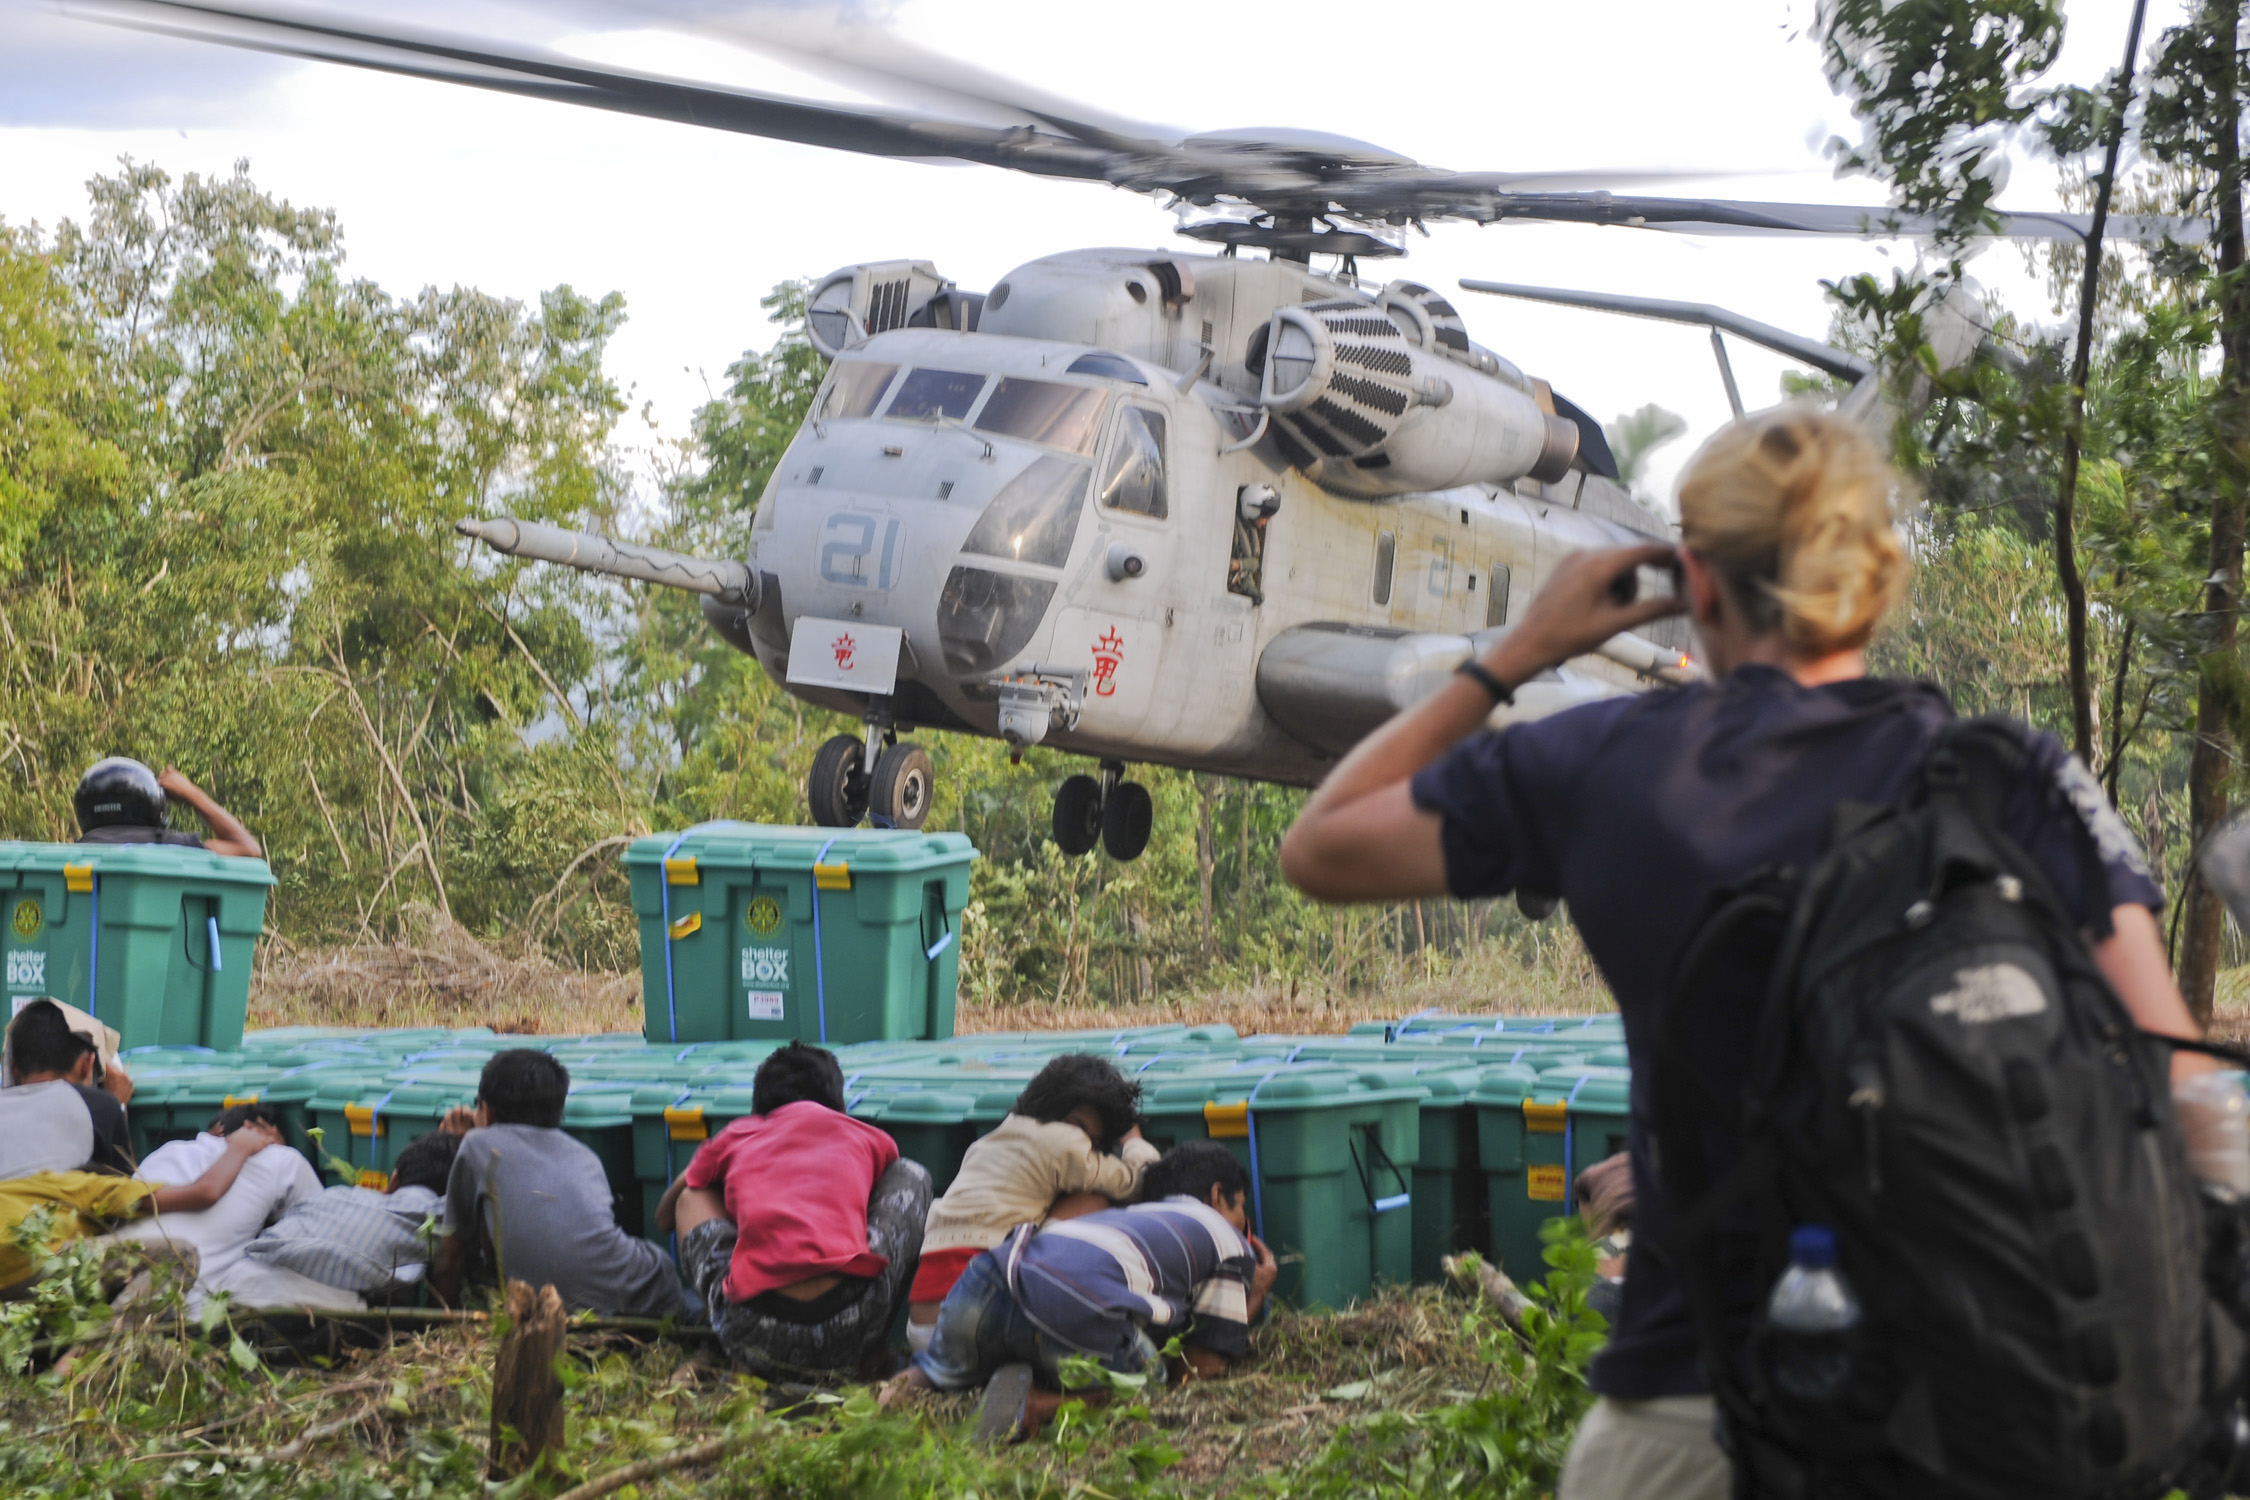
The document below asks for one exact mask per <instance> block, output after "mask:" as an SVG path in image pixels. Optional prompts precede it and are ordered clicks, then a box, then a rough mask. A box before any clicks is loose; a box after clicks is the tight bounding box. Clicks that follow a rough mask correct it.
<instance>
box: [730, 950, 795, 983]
mask: <svg viewBox="0 0 2250 1500" xmlns="http://www.w3.org/2000/svg"><path fill="white" fill-rule="evenodd" d="M742 982H743V983H744V984H787V983H788V982H789V950H788V949H787V948H745V949H743V950H742Z"/></svg>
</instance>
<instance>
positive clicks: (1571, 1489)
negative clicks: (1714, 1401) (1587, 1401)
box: [1555, 1396, 1733, 1500]
mask: <svg viewBox="0 0 2250 1500" xmlns="http://www.w3.org/2000/svg"><path fill="white" fill-rule="evenodd" d="M1711 1422H1712V1406H1711V1398H1710V1397H1709V1396H1665V1397H1662V1398H1660V1399H1658V1400H1655V1401H1614V1400H1612V1399H1610V1398H1609V1397H1607V1396H1603V1397H1601V1398H1600V1399H1599V1400H1597V1401H1596V1402H1595V1403H1594V1406H1593V1409H1592V1410H1591V1411H1589V1412H1587V1413H1586V1416H1585V1420H1583V1421H1581V1422H1580V1423H1579V1424H1578V1435H1577V1436H1576V1437H1575V1438H1573V1439H1571V1444H1570V1456H1569V1457H1568V1458H1566V1459H1564V1460H1563V1471H1562V1483H1561V1485H1559V1486H1558V1487H1557V1488H1556V1492H1555V1494H1556V1500H1727V1497H1728V1495H1729V1494H1730V1493H1731V1492H1732V1482H1733V1481H1732V1475H1731V1473H1730V1471H1729V1467H1728V1464H1727V1456H1726V1455H1725V1454H1724V1453H1722V1452H1720V1451H1719V1444H1718V1440H1717V1439H1716V1438H1714V1437H1713V1436H1712V1435H1711Z"/></svg>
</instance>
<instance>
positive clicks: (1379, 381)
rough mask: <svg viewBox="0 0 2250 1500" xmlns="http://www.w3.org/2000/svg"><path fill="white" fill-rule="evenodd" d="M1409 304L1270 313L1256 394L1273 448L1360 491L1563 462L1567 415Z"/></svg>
mask: <svg viewBox="0 0 2250 1500" xmlns="http://www.w3.org/2000/svg"><path fill="white" fill-rule="evenodd" d="M1411 312H1412V313H1413V314H1419V317H1415V316H1412V315H1410V313H1409V310H1408V308H1406V307H1401V308H1399V309H1398V310H1397V311H1395V312H1394V311H1393V310H1392V309H1390V308H1387V307H1386V306H1384V305H1381V304H1371V303H1367V302H1361V301H1357V300H1352V299H1341V298H1339V299H1336V300H1332V301H1327V302H1311V303H1306V304H1305V305H1303V306H1301V307H1285V308H1282V309H1281V310H1280V311H1278V312H1276V313H1275V314H1274V315H1273V321H1272V322H1271V323H1269V324H1268V325H1267V326H1266V328H1265V330H1264V334H1265V337H1264V340H1263V343H1264V346H1265V347H1264V349H1263V350H1262V351H1259V352H1262V353H1263V355H1264V360H1263V363H1264V370H1263V372H1262V374H1261V377H1260V379H1261V384H1260V387H1259V396H1258V399H1259V401H1260V402H1261V403H1262V404H1263V405H1264V406H1265V408H1266V410H1267V411H1269V412H1271V413H1272V415H1273V432H1274V441H1275V442H1276V443H1277V444H1278V445H1279V446H1280V448H1281V451H1282V454H1283V456H1284V457H1286V458H1287V459H1288V460H1289V462H1290V463H1292V464H1294V465H1296V466H1297V467H1298V468H1301V469H1303V470H1304V471H1305V473H1306V474H1307V475H1308V476H1309V477H1310V478H1312V479H1313V481H1314V482H1315V483H1317V484H1319V485H1321V486H1322V487H1323V488H1325V489H1329V490H1333V491H1335V492H1337V493H1339V494H1346V495H1362V496H1374V495H1402V494H1412V493H1415V492H1417V491H1421V490H1441V489H1447V488H1450V487H1452V486H1454V485H1460V484H1480V483H1481V484H1512V483H1514V482H1515V481H1516V480H1518V479H1522V478H1525V477H1527V476H1528V477H1530V478H1533V479H1537V480H1540V481H1542V482H1551V481H1553V480H1557V479H1560V478H1562V477H1563V475H1564V474H1566V473H1568V472H1569V470H1570V466H1571V463H1572V461H1573V460H1574V459H1576V458H1577V456H1578V428H1577V425H1576V424H1575V423H1572V422H1570V421H1568V420H1566V419H1564V418H1562V417H1558V416H1555V415H1554V414H1553V413H1551V412H1547V411H1543V410H1541V409H1540V403H1539V401H1538V400H1537V398H1536V397H1535V396H1534V395H1533V394H1532V392H1531V391H1530V390H1529V389H1527V388H1526V385H1528V382H1526V383H1523V384H1518V383H1511V382H1510V381H1509V380H1507V379H1506V378H1505V376H1504V375H1502V374H1499V373H1496V371H1497V366H1498V362H1497V361H1496V360H1495V361H1493V362H1492V363H1493V366H1494V368H1493V369H1490V370H1488V369H1486V368H1484V362H1482V361H1478V360H1476V359H1475V358H1474V356H1473V355H1472V354H1470V353H1469V348H1470V347H1473V346H1469V347H1465V348H1464V349H1463V350H1462V351H1460V352H1459V353H1454V352H1452V351H1451V350H1450V347H1449V345H1447V344H1444V343H1441V342H1440V340H1439V338H1438V337H1436V334H1437V333H1438V330H1437V329H1436V328H1434V327H1432V325H1431V320H1430V317H1429V314H1428V312H1427V311H1426V310H1425V309H1424V308H1422V307H1419V306H1416V307H1413V308H1412V309H1411ZM1402 325H1403V326H1402ZM1409 329H1411V330H1412V332H1411V333H1410V332H1409ZM1462 342H1463V344H1464V345H1466V339H1465V337H1464V339H1463V340H1462ZM1464 356H1466V357H1464ZM1487 358H1488V359H1489V358H1490V357H1489V356H1488V357H1487ZM1507 373H1509V374H1514V373H1515V371H1514V370H1513V367H1510V368H1509V370H1508V372H1507ZM1517 381H1519V382H1521V381H1522V377H1521V376H1520V375H1517Z"/></svg>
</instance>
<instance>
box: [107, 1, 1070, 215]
mask: <svg viewBox="0 0 2250 1500" xmlns="http://www.w3.org/2000/svg"><path fill="white" fill-rule="evenodd" d="M73 9H74V10H75V11H76V12H77V13H79V14H83V15H88V16H91V17H92V18H93V19H96V20H100V21H103V22H105V23H107V24H110V25H116V26H123V27H128V28H131V29H134V30H140V31H151V32H157V33H160V34H163V35H169V36H179V37H184V38H187V39H189V40H194V41H204V42H216V43H220V44H222V45H226V46H232V47H244V48H249V49H252V50H256V51H261V52H272V53H278V54H281V55H283V56H287V57H299V58H305V59H308V60H312V61H319V62H332V63H341V64H344V65H346V66H349V67H358V68H368V69H372V70H374V71H377V72H384V73H393V74H399V75H402V76H405V77H409V78H420V79H426V80H430V81H433V82H441V83H456V84H464V85H467V86H469V87H472V88H481V89H489V90H493V91H495V92H499V93H506V94H515V95H519V96H522V97H526V98H534V99H547V100H552V101H556V102H559V103H566V104H576V105H581V106H585V107H589V108H594V109H604V110H610V111H613V112H615V113H619V114H630V115H640V116H642V117H644V118H649V119H659V120H670V121H675V122H677V123H680V124H686V125H701V126H704V127H706V128H709V129H716V130H727V131H733V132H736V133H738V134H744V135H757V136H764V137H768V138H771V139H774V140H785V141H794V142H797V143H800V144H803V145H811V146H827V147H831V148H833V149H836V150H842V151H856V152H860V153H862V154H866V155H871V156H891V157H905V158H925V159H926V158H932V157H952V158H956V159H959V160H962V161H969V162H976V163H981V164H985V165H991V166H1005V167H1011V168H1014V169H1016V170H1019V171H1027V172H1035V173H1039V174H1041V175H1045V176H1055V177H1076V178H1092V179H1094V180H1097V181H1099V180H1103V179H1105V178H1106V177H1108V176H1109V175H1110V173H1109V168H1110V167H1111V165H1112V164H1111V162H1110V159H1109V155H1108V153H1105V152H1101V151H1099V150H1096V149H1093V148H1089V147H1086V146H1084V145H1082V144H1080V143H1079V142H1077V141H1074V140H1071V139H1070V138H1068V137H1065V136H1060V135H1049V134H1045V133H1042V132H1036V131H1032V130H1028V129H1025V128H1023V127H1016V128H1012V129H1011V128H1001V127H992V126H979V125H968V124H962V123H958V122H954V121H947V120H928V119H917V118H914V117H911V116H904V115H894V114H885V113H881V112H878V111H873V110H859V109H852V108H850V107H848V106H844V105H837V104H824V103H817V102H815V101H812V100H807V99H792V98H789V97H787V96H785V95H780V94H766V93H759V92H756V91H754V90H749V89H740V88H729V87H720V86H717V85H712V84H699V83H693V82H689V81H687V80H684V79H677V78H666V77H664V76H662V75H659V74H653V73H640V72H633V71H628V70H624V69H618V68H603V67H592V66H589V65H587V64H584V63H581V62H578V61H576V60H574V59H570V58H566V57H563V56H560V55H559V54H551V53H544V52H541V51H538V50H536V49H529V48H526V49H520V50H508V51H501V50H497V49H495V48H492V47H487V46H478V45H473V44H471V43H469V42H467V41H465V40H461V39H457V38H452V37H447V36H442V35H437V34H430V33H419V32H414V31H408V30H403V29H402V30H397V31H374V30H367V29H362V28H358V27H348V26H339V25H334V24H330V23H328V22H325V21H320V20H315V19H313V18H312V17H309V16H295V15H284V14H282V13H280V12H271V11H263V10H251V9H246V8H237V7H233V6H228V5H206V4H197V3H192V0H93V3H84V0H81V3H79V4H76V5H74V6H73Z"/></svg>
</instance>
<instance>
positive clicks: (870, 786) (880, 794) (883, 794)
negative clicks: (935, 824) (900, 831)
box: [867, 741, 937, 828]
mask: <svg viewBox="0 0 2250 1500" xmlns="http://www.w3.org/2000/svg"><path fill="white" fill-rule="evenodd" d="M936 781H937V777H936V773H935V772H933V771H931V769H930V757H929V753H928V752H927V751H925V750H924V749H923V748H922V747H921V746H920V745H917V744H914V743H912V742H911V741H909V742H907V743H905V744H899V745H892V746H891V747H890V748H888V749H887V750H885V751H884V752H883V753H882V754H881V755H878V756H876V757H875V772H874V774H873V775H871V776H869V777H868V778H867V814H868V816H869V817H870V818H871V819H873V820H874V823H875V826H876V827H878V828H920V827H921V826H922V825H923V824H924V823H926V822H928V821H929V817H930V797H931V793H932V790H933V788H934V787H935V785H936Z"/></svg>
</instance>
